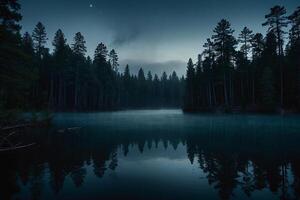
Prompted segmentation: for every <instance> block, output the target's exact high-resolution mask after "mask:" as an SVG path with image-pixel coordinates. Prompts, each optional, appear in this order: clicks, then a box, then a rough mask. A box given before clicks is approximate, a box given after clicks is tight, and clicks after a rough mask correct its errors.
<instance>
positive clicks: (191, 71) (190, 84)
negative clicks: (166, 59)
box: [184, 58, 195, 111]
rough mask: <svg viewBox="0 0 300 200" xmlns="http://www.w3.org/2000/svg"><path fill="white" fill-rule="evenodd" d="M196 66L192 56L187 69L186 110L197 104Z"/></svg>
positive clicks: (190, 109)
mask: <svg viewBox="0 0 300 200" xmlns="http://www.w3.org/2000/svg"><path fill="white" fill-rule="evenodd" d="M194 84H195V68H194V64H193V61H192V59H191V58H190V59H189V61H188V64H187V71H186V85H185V97H184V110H186V111H192V110H193V109H194V106H195V102H194V98H195V97H194V95H195V91H194V90H195V89H194Z"/></svg>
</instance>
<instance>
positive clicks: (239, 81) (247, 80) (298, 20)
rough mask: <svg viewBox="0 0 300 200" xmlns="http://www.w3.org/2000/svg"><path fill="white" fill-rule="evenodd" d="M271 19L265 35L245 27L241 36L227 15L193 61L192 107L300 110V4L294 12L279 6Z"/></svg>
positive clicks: (188, 92)
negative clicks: (290, 12) (288, 11)
mask: <svg viewBox="0 0 300 200" xmlns="http://www.w3.org/2000/svg"><path fill="white" fill-rule="evenodd" d="M265 18H266V21H265V22H264V23H263V24H262V26H266V27H268V31H267V34H266V36H265V37H264V36H263V35H262V34H261V33H256V34H254V33H253V32H252V31H251V30H250V29H249V28H247V27H245V28H244V29H243V30H242V31H241V32H240V34H239V36H238V38H235V37H234V36H233V33H234V30H233V29H232V28H231V25H230V23H229V22H228V21H227V20H225V19H222V20H221V21H220V22H219V23H218V24H217V26H216V27H215V29H214V30H213V32H214V34H213V35H212V37H211V38H209V39H207V42H206V43H205V44H204V46H203V47H204V48H205V50H204V51H203V53H201V54H200V55H199V58H198V61H197V62H196V63H195V64H194V63H193V61H192V60H191V59H190V60H189V61H188V67H187V76H186V89H185V99H184V109H185V110H186V111H205V110H206V111H211V110H223V111H234V110H239V111H240V110H245V111H276V110H277V111H278V110H281V111H282V110H290V111H300V7H298V8H297V9H296V11H294V12H293V13H292V14H290V15H289V16H288V15H287V14H286V9H285V8H284V7H281V6H275V7H273V8H271V10H270V13H268V14H267V15H266V16H265ZM287 30H289V31H287ZM285 42H286V43H285ZM238 46H239V47H240V48H239V49H237V47H238ZM284 47H285V48H284Z"/></svg>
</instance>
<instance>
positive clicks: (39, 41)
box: [32, 22, 47, 59]
mask: <svg viewBox="0 0 300 200" xmlns="http://www.w3.org/2000/svg"><path fill="white" fill-rule="evenodd" d="M32 38H33V42H34V49H35V52H36V54H37V55H38V58H39V59H41V56H42V54H43V52H44V48H45V44H46V42H47V34H46V29H45V26H44V25H43V24H42V23H41V22H38V23H37V25H36V27H35V28H34V30H33V33H32Z"/></svg>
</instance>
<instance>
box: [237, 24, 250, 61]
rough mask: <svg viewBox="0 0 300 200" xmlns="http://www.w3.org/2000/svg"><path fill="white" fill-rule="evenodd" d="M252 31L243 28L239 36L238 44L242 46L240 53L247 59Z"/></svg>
mask: <svg viewBox="0 0 300 200" xmlns="http://www.w3.org/2000/svg"><path fill="white" fill-rule="evenodd" d="M252 33H253V31H251V30H250V29H249V28H248V27H244V29H243V30H242V31H241V33H240V34H239V40H238V41H239V42H240V43H241V44H242V46H241V51H242V52H243V53H244V56H245V58H247V57H248V53H249V52H250V49H251V41H252V38H253V34H252Z"/></svg>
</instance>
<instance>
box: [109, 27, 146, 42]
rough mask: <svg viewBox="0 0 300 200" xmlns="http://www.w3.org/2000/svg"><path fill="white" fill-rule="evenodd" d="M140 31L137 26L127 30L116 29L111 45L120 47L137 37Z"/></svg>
mask: <svg viewBox="0 0 300 200" xmlns="http://www.w3.org/2000/svg"><path fill="white" fill-rule="evenodd" d="M140 35H141V32H140V30H139V29H138V28H132V29H127V30H116V33H115V35H114V38H113V41H112V45H113V46H115V47H120V46H123V45H126V44H129V43H131V42H133V41H135V40H137V39H138V38H139V36H140Z"/></svg>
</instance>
